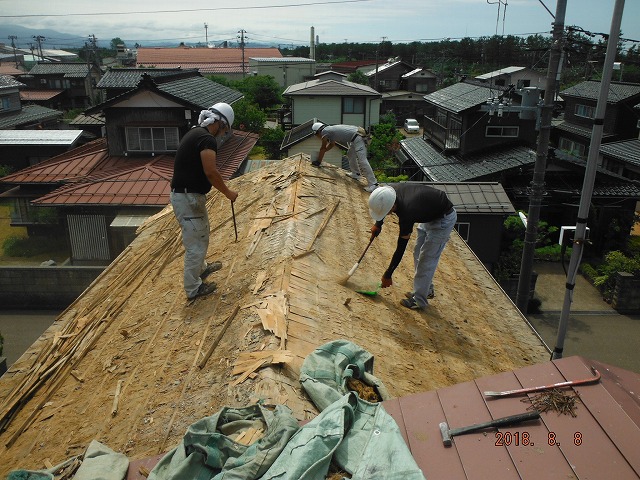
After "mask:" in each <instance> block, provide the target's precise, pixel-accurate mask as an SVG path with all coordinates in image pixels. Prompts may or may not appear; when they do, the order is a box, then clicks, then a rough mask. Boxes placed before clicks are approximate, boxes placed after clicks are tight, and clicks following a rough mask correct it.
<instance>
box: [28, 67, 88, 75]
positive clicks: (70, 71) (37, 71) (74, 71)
mask: <svg viewBox="0 0 640 480" xmlns="http://www.w3.org/2000/svg"><path fill="white" fill-rule="evenodd" d="M60 74H63V75H64V76H65V78H85V77H86V76H88V75H89V66H88V65H87V64H86V63H36V64H35V65H34V66H33V68H32V69H31V70H29V75H60Z"/></svg>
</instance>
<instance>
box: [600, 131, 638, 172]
mask: <svg viewBox="0 0 640 480" xmlns="http://www.w3.org/2000/svg"><path fill="white" fill-rule="evenodd" d="M600 153H602V154H603V155H607V156H609V157H613V158H616V159H618V160H622V161H624V162H628V163H631V164H633V165H636V166H640V139H637V138H634V139H632V140H625V141H623V142H612V143H607V144H605V145H602V146H601V147H600Z"/></svg>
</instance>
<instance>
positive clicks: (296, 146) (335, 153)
mask: <svg viewBox="0 0 640 480" xmlns="http://www.w3.org/2000/svg"><path fill="white" fill-rule="evenodd" d="M315 122H322V123H326V122H324V121H322V120H320V119H318V118H311V119H310V120H307V121H306V122H305V123H302V124H300V125H297V126H295V127H293V128H292V129H291V130H287V131H286V132H285V136H284V138H283V139H282V144H281V145H280V150H281V151H282V152H283V153H284V155H285V156H286V157H292V156H294V155H296V154H299V153H304V154H307V155H310V157H311V158H312V159H315V158H316V157H317V154H318V152H319V151H320V146H321V145H322V140H320V139H319V138H318V137H317V136H316V135H315V134H314V133H313V130H311V126H312V125H313V124H314V123H315ZM348 148H349V147H348V145H343V144H340V143H336V146H335V147H334V148H332V149H331V150H329V151H327V152H325V154H324V157H323V159H322V161H323V163H326V164H331V165H335V166H337V167H341V168H345V169H348V168H349V161H348V160H347V159H346V157H345V153H346V150H347V149H348Z"/></svg>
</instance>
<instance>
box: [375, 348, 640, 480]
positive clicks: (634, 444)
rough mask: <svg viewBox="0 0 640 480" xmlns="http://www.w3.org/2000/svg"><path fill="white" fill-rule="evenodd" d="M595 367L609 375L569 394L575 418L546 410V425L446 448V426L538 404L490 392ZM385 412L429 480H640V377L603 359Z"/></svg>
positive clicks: (580, 374) (415, 400)
mask: <svg viewBox="0 0 640 480" xmlns="http://www.w3.org/2000/svg"><path fill="white" fill-rule="evenodd" d="M592 366H593V367H595V368H596V369H597V370H598V371H599V372H600V374H601V375H602V377H601V379H600V381H599V382H597V383H592V384H588V385H581V386H576V387H572V389H568V388H565V389H563V391H565V392H567V393H573V391H575V392H577V393H579V396H580V397H579V398H580V400H579V401H578V402H577V407H576V416H575V417H573V416H571V415H565V414H559V413H557V412H553V411H552V412H546V413H542V414H541V418H540V419H539V420H533V421H529V422H527V423H522V424H520V425H514V426H510V427H501V428H500V429H499V430H496V429H495V428H494V429H486V430H483V431H481V432H475V433H467V434H464V435H459V436H455V437H453V445H452V446H451V447H445V446H444V445H443V442H442V436H441V433H440V428H439V424H440V423H441V422H447V424H448V427H449V428H457V427H462V426H467V425H473V424H477V423H482V422H486V421H489V420H492V419H496V418H501V417H505V416H509V415H514V414H518V413H523V412H526V411H527V408H528V407H530V406H531V404H530V403H528V402H523V401H522V400H523V399H527V395H526V394H522V395H518V396H510V397H496V398H488V397H486V396H485V395H484V394H483V392H485V391H505V390H511V389H517V388H525V387H534V386H539V385H549V384H554V383H558V382H564V381H571V380H578V379H584V378H589V377H592V376H593V373H592V372H591V371H590V368H591V367H592ZM572 390H573V391H572ZM533 395H535V394H528V398H529V399H531V398H532V397H533ZM384 406H385V408H386V410H387V411H388V412H389V413H390V414H391V415H392V416H393V417H394V419H395V420H396V422H397V423H398V425H399V426H400V429H401V431H402V433H403V436H404V438H405V441H406V442H407V445H408V446H409V449H410V450H411V453H412V455H413V457H414V458H415V460H416V462H417V463H418V466H419V467H420V468H421V469H422V471H423V473H424V475H425V477H426V478H428V479H430V480H437V479H443V480H456V479H465V480H466V479H468V478H496V479H498V478H499V479H514V480H515V479H521V478H525V479H533V478H544V479H551V478H558V479H559V478H620V479H621V478H625V479H631V478H634V479H637V478H638V477H640V455H638V445H640V374H637V373H633V372H630V371H627V370H623V369H620V368H617V367H612V366H609V365H605V364H603V363H600V362H597V361H591V360H587V359H585V358H582V357H568V358H563V359H559V360H554V361H550V362H547V363H543V364H539V365H532V366H528V367H524V368H521V369H518V370H514V371H511V372H505V373H501V374H498V375H493V376H489V377H482V378H478V379H476V380H474V381H470V382H465V383H461V384H457V385H453V386H451V387H446V388H441V389H438V390H434V391H429V392H425V393H420V394H416V395H411V396H407V397H402V398H399V399H394V400H390V401H387V402H384Z"/></svg>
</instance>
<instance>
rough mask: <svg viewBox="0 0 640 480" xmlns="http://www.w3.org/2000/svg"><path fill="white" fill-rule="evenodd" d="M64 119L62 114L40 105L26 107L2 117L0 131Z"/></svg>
mask: <svg viewBox="0 0 640 480" xmlns="http://www.w3.org/2000/svg"><path fill="white" fill-rule="evenodd" d="M56 117H62V112H59V111H58V110H52V109H50V108H46V107H41V106H40V105H24V106H23V107H22V110H20V111H19V112H11V113H7V114H4V115H0V129H11V128H15V127H16V126H18V125H24V124H25V123H34V122H40V121H44V120H51V119H54V118H56Z"/></svg>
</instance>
